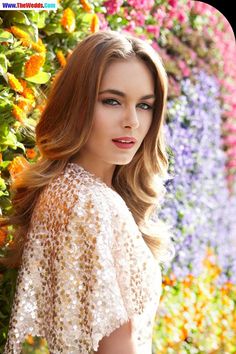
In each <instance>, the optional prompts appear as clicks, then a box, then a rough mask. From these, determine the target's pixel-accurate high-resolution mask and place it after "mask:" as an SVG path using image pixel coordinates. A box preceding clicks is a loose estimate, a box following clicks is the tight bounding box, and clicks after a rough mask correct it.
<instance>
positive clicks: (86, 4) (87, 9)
mask: <svg viewBox="0 0 236 354" xmlns="http://www.w3.org/2000/svg"><path fill="white" fill-rule="evenodd" d="M80 3H81V5H82V6H83V9H84V11H85V12H91V10H92V7H91V5H90V4H89V2H88V1H87V0H80Z"/></svg>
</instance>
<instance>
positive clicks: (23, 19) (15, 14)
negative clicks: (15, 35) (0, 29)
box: [7, 11, 30, 27]
mask: <svg viewBox="0 0 236 354" xmlns="http://www.w3.org/2000/svg"><path fill="white" fill-rule="evenodd" d="M7 19H8V20H9V21H10V22H11V23H12V24H16V25H17V27H18V24H19V23H22V24H25V25H27V26H29V25H30V21H29V20H28V17H27V16H26V14H24V13H23V12H21V11H9V13H8V14H7Z"/></svg>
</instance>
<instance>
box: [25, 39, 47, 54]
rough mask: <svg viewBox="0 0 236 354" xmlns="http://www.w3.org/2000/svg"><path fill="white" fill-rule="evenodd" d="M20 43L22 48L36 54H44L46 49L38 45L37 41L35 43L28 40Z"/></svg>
mask: <svg viewBox="0 0 236 354" xmlns="http://www.w3.org/2000/svg"><path fill="white" fill-rule="evenodd" d="M21 43H22V45H23V46H25V47H27V48H32V49H34V50H36V52H39V53H45V52H46V48H45V46H44V44H40V42H39V41H38V43H36V42H33V41H31V40H29V39H22V41H21Z"/></svg>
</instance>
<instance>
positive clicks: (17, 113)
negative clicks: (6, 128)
mask: <svg viewBox="0 0 236 354" xmlns="http://www.w3.org/2000/svg"><path fill="white" fill-rule="evenodd" d="M12 114H13V116H14V117H15V118H16V120H18V121H19V122H21V123H24V120H25V118H26V114H25V112H24V111H23V110H22V109H21V108H20V107H18V106H17V105H16V104H13V110H12Z"/></svg>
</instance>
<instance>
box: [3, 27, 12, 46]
mask: <svg viewBox="0 0 236 354" xmlns="http://www.w3.org/2000/svg"><path fill="white" fill-rule="evenodd" d="M13 41H14V38H13V35H12V34H11V33H10V32H8V31H4V30H2V29H0V42H9V43H12V42H13Z"/></svg>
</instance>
